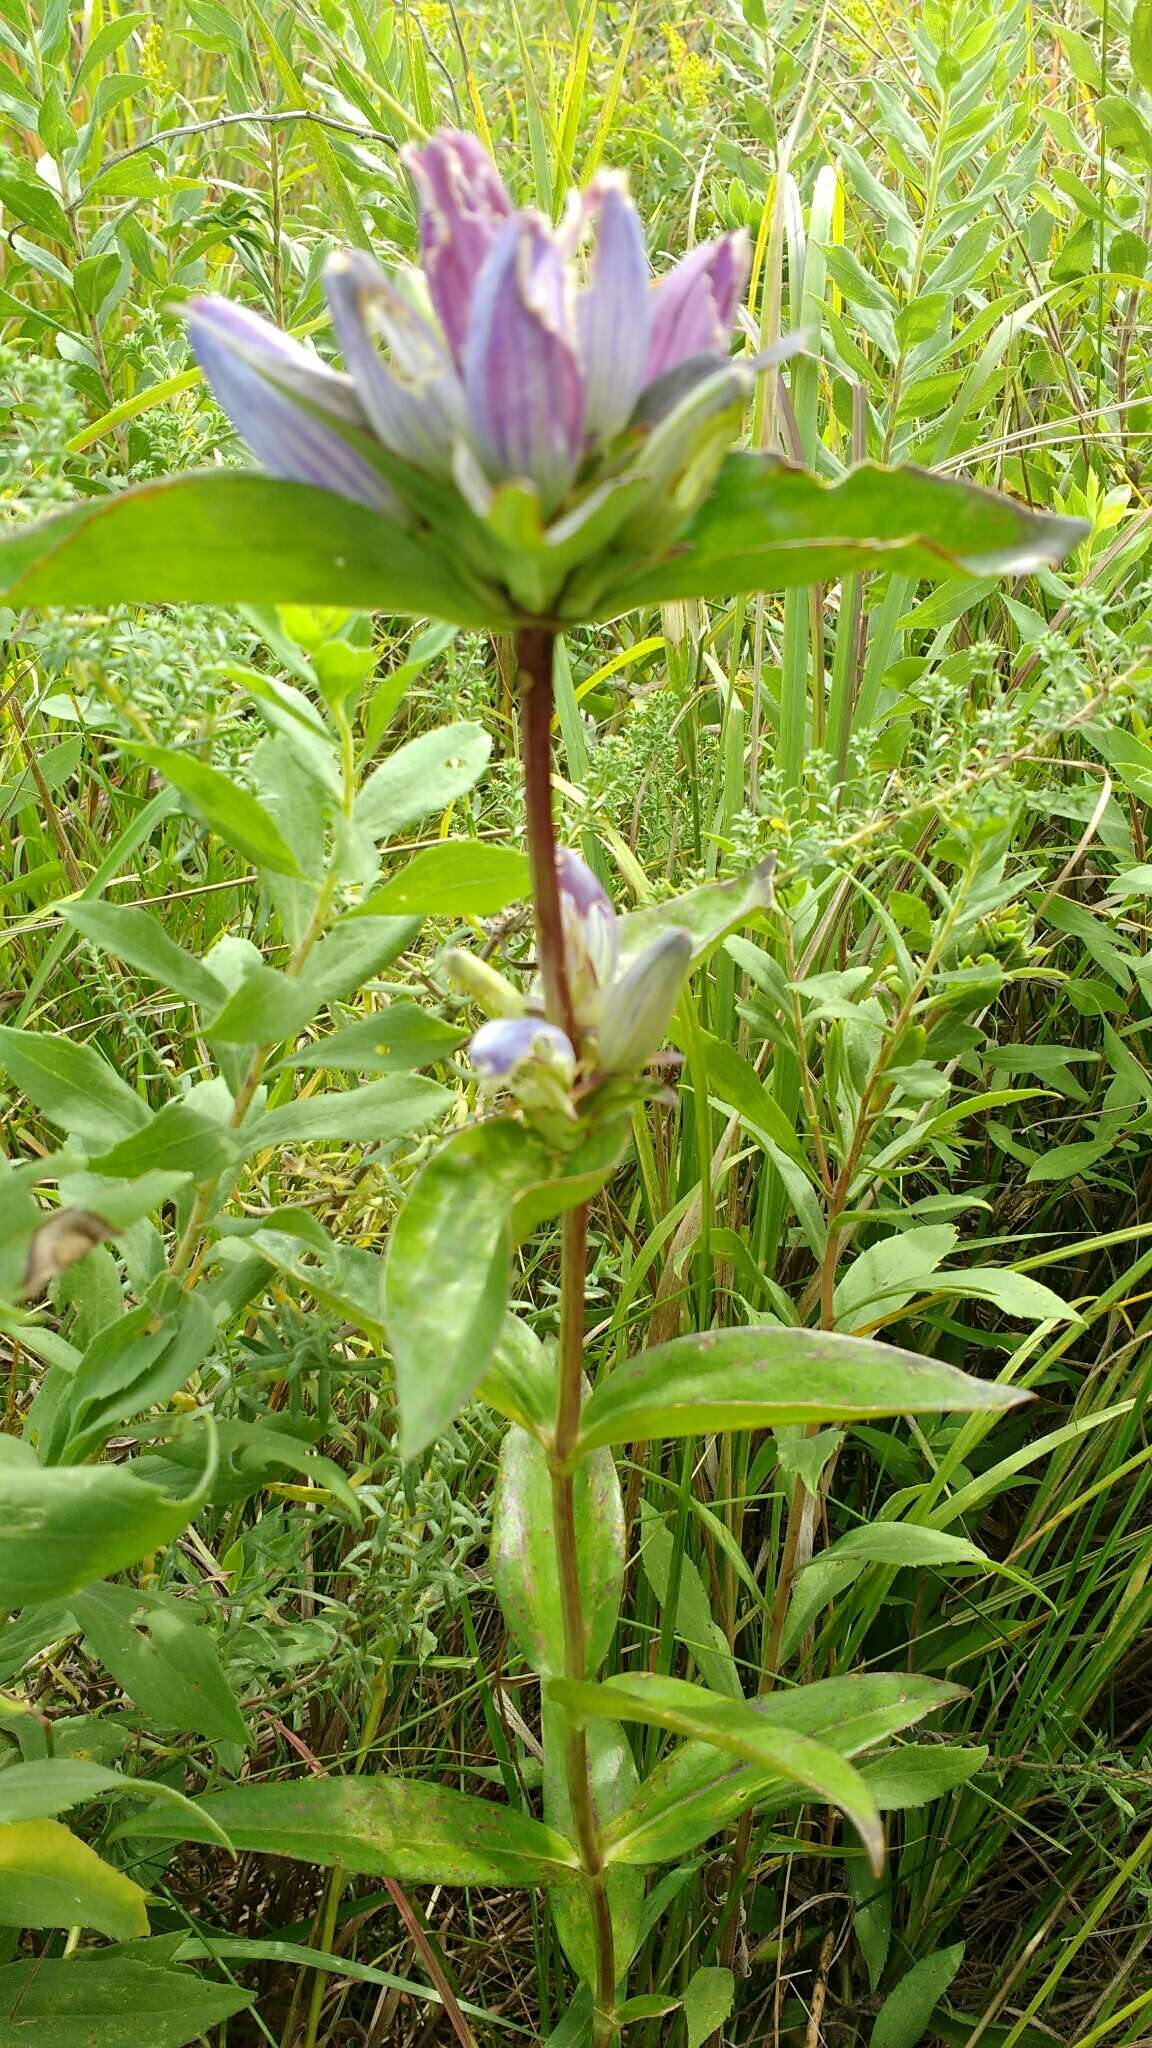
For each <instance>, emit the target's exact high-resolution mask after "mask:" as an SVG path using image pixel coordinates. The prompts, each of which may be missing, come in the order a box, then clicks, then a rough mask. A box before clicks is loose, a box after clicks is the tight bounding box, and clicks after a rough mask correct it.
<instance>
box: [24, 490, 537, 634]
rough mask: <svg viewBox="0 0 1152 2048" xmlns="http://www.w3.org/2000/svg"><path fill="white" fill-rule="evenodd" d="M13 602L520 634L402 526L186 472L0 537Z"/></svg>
mask: <svg viewBox="0 0 1152 2048" xmlns="http://www.w3.org/2000/svg"><path fill="white" fill-rule="evenodd" d="M0 599H2V600H3V602H4V603H5V604H9V605H15V606H16V607H17V608H19V607H22V606H24V605H86V604H92V605H101V606H103V605H110V604H219V605H228V604H244V605H260V604H319V605H336V606H339V607H341V608H342V609H344V610H347V611H365V610H376V611H386V612H397V613H402V614H405V615H407V616H413V617H418V618H431V619H447V620H450V621H451V622H452V623H453V624H455V625H460V626H480V627H488V628H491V629H495V630H500V631H508V630H510V629H511V626H512V624H513V623H514V621H513V620H512V617H511V608H510V606H509V605H508V603H507V602H506V601H505V600H504V599H503V598H502V597H500V596H499V595H498V594H497V593H495V592H492V591H488V590H486V589H485V588H484V587H483V586H482V585H481V584H480V583H478V582H473V581H471V580H465V579H464V577H463V576H461V575H460V573H459V572H458V569H457V568H456V567H454V566H453V564H452V563H451V562H450V561H449V560H448V558H447V557H446V556H445V555H444V554H442V553H440V552H439V550H438V549H437V548H436V546H435V544H434V542H432V541H431V540H424V539H421V538H420V537H418V536H417V535H415V534H413V533H409V532H407V531H406V530H405V528H404V527H402V526H398V525H397V524H396V523H395V522H394V521H393V520H389V519H385V518H383V517H382V516H381V515H380V514H378V513H374V512H370V511H369V510H368V508H367V506H365V505H356V504H354V503H353V502H352V500H351V499H350V498H340V497H337V496H336V494H335V492H334V491H322V490H318V489H316V488H315V487H314V486H313V485H311V484H297V483H282V482H279V481H277V480H276V479H275V478H272V477H266V476H261V475H260V474H258V473H257V472H254V471H251V470H247V471H246V470H228V469H219V470H211V471H208V472H197V471H190V472H188V473H187V474H185V475H183V476H176V477H169V478H167V479H164V480H163V481H160V482H156V483H146V484H138V485H136V486H134V487H133V488H132V489H130V490H127V491H118V492H116V493H114V494H111V495H109V496H108V497H105V498H97V499H86V500H85V501H84V502H83V503H82V504H80V505H73V506H70V507H69V508H68V510H67V511H66V512H61V513H58V514H57V515H56V516H55V517H54V518H52V519H46V520H43V521H38V522H37V523H36V524H35V525H28V526H21V527H17V528H16V529H15V531H9V533H8V535H7V536H6V538H5V539H4V540H3V541H0Z"/></svg>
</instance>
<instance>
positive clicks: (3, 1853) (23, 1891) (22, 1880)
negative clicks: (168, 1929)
mask: <svg viewBox="0 0 1152 2048" xmlns="http://www.w3.org/2000/svg"><path fill="white" fill-rule="evenodd" d="M0 1927H93V1928H95V1930H96V1932H97V1933H98V1934H106V1935H108V1936H109V1938H110V1939H111V1940H113V1941H131V1940H132V1939H133V1937H134V1936H136V1935H138V1934H147V1932H148V1914H147V1912H146V1911H145V1898H144V1893H143V1892H142V1891H141V1889H140V1887H139V1885H138V1884H133V1883H132V1880H131V1878H128V1877H125V1876H124V1874H123V1872H122V1871H119V1870H113V1868H112V1866H111V1864H110V1863H105V1862H104V1861H103V1859H102V1858H101V1857H99V1856H97V1855H96V1853H95V1851H94V1850H93V1849H90V1848H89V1847H88V1845H87V1843H86V1842H82V1841H80V1839H79V1838H78V1836H76V1835H73V1834H70V1833H69V1831H68V1829H67V1828H65V1827H61V1825H60V1822H59V1821H55V1820H20V1821H10V1822H9V1823H8V1825H7V1826H6V1827H0ZM0 1974H5V1975H6V1974H7V1973H6V1972H4V1973H0ZM2 2038H3V2036H2V2035H0V2039H2Z"/></svg>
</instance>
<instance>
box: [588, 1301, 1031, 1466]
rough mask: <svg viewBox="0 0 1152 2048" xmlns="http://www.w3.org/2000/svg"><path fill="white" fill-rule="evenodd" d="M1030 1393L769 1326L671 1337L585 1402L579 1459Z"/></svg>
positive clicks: (861, 1341) (865, 1341)
mask: <svg viewBox="0 0 1152 2048" xmlns="http://www.w3.org/2000/svg"><path fill="white" fill-rule="evenodd" d="M1027 1399H1028V1395H1027V1394H1025V1393H1021V1392H1020V1391H1019V1389H1018V1388H1016V1387H1005V1386H1001V1385H999V1384H998V1383H997V1382H996V1381H993V1380H977V1379H972V1378H971V1377H970V1376H969V1374H967V1373H964V1372H960V1371H958V1370H957V1368H956V1367H955V1366H954V1365H944V1364H942V1363H941V1362H940V1360H939V1359H935V1358H920V1357H918V1356H917V1355H916V1353H915V1352H912V1351H900V1350H898V1349H897V1348H896V1346H895V1345H892V1344H878V1343H876V1342H874V1341H873V1340H872V1339H871V1338H868V1337H842V1336H837V1335H834V1334H832V1333H831V1332H829V1331H827V1330H795V1329H786V1328H784V1327H783V1326H781V1325H777V1324H765V1325H762V1326H760V1327H753V1328H749V1329H743V1330H707V1331H704V1332H702V1333H701V1334H700V1335H698V1336H689V1337H673V1338H672V1339H671V1341H670V1342H669V1343H667V1344H657V1345H655V1346H654V1348H653V1349H652V1350H650V1351H643V1352H641V1354H640V1356H639V1358H633V1359H631V1360H630V1361H629V1362H628V1364H626V1365H621V1366H617V1367H616V1369H615V1371H613V1372H611V1373H609V1374H608V1375H607V1377H606V1378H605V1379H603V1380H601V1382H600V1385H599V1386H598V1387H597V1388H596V1391H595V1392H594V1394H593V1395H592V1398H591V1400H590V1401H589V1402H588V1403H587V1405H586V1407H585V1409H584V1414H583V1424H582V1428H581V1435H580V1445H581V1451H582V1452H586V1451H589V1450H591V1449H593V1448H594V1446H596V1445H597V1444H625V1443H636V1442H642V1441H643V1440H645V1439H646V1438H648V1437H654V1436H702V1435H704V1434H706V1433H707V1432H708V1431H710V1430H722V1429H778V1428H779V1427H780V1426H781V1424H784V1423H793V1422H805V1423H807V1422H862V1421H865V1420H868V1419H876V1418H878V1417H880V1416H885V1415H917V1414H940V1413H949V1412H958V1413H967V1412H972V1411H977V1410H981V1409H983V1410H995V1409H999V1408H1012V1407H1015V1406H1016V1404H1017V1403H1018V1402H1020V1401H1026V1400H1027Z"/></svg>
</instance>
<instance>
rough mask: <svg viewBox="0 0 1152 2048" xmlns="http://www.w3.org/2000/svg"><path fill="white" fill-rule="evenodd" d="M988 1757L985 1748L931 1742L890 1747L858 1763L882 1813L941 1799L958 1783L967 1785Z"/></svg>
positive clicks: (900, 1811)
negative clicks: (883, 1753)
mask: <svg viewBox="0 0 1152 2048" xmlns="http://www.w3.org/2000/svg"><path fill="white" fill-rule="evenodd" d="M987 1761H988V1751H987V1749H986V1748H978V1749H946V1748H943V1747H939V1748H938V1747H937V1746H936V1745H935V1744H934V1743H933V1744H921V1745H920V1746H919V1747H914V1746H913V1745H911V1744H907V1745H906V1746H905V1747H904V1748H903V1749H893V1750H889V1752H888V1754H887V1755H886V1756H878V1757H874V1758H871V1759H870V1760H869V1762H867V1763H866V1764H861V1766H860V1775H861V1777H862V1778H865V1779H866V1780H867V1782H868V1784H869V1785H870V1786H871V1787H872V1793H873V1797H874V1798H875V1801H876V1804H877V1806H878V1807H879V1808H880V1811H881V1813H903V1812H906V1811H907V1809H908V1808H909V1807H914V1806H928V1805H929V1804H930V1803H931V1801H932V1800H933V1799H943V1798H944V1797H945V1796H946V1794H947V1793H949V1792H954V1791H955V1789H956V1787H957V1785H966V1784H967V1782H968V1780H969V1778H974V1777H975V1775H976V1773H977V1771H982V1770H983V1768H984V1766H985V1764H986V1763H987Z"/></svg>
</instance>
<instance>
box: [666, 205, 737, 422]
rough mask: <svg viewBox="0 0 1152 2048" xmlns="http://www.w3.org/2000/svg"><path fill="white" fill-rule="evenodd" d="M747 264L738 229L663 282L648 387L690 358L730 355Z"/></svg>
mask: <svg viewBox="0 0 1152 2048" xmlns="http://www.w3.org/2000/svg"><path fill="white" fill-rule="evenodd" d="M748 260H749V259H748V237H747V235H746V234H745V232H744V230H743V228H738V229H736V231H735V232H734V233H733V234H730V235H722V236H721V237H720V239H719V241H717V242H702V243H701V245H700V247H699V248H698V249H693V250H692V251H691V253H690V255H687V256H685V257H684V259H683V261H682V262H681V263H678V264H677V265H676V267H675V269H674V270H670V271H669V272H668V274H667V276H666V277H662V278H661V279H660V282H659V284H658V285H657V286H656V288H655V290H654V292H653V294H652V341H651V346H650V349H649V353H648V367H647V372H646V375H645V379H644V381H645V383H646V384H651V383H652V382H653V381H654V379H655V378H657V377H662V376H663V375H664V374H665V372H666V371H668V370H672V369H674V368H675V367H676V364H677V363H681V362H683V361H684V360H685V358H686V357H688V356H695V355H702V354H704V353H710V354H714V355H724V354H726V353H727V349H728V344H729V342H730V340H731V336H732V325H733V322H734V320H735V318H736V309H737V307H738V306H739V304H740V298H741V294H742V293H743V290H744V284H745V281H746V279H747V276H748Z"/></svg>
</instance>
